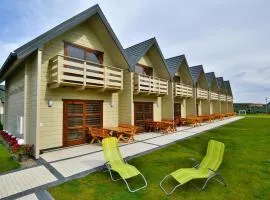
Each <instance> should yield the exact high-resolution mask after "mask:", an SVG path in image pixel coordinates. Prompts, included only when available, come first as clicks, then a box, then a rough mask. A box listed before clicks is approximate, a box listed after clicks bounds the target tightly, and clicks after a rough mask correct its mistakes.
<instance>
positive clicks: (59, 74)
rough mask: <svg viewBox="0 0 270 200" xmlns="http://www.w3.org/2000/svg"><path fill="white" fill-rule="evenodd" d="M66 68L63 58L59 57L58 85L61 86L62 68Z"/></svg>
mask: <svg viewBox="0 0 270 200" xmlns="http://www.w3.org/2000/svg"><path fill="white" fill-rule="evenodd" d="M63 66H64V63H63V57H62V56H57V83H58V84H60V82H61V79H62V67H63Z"/></svg>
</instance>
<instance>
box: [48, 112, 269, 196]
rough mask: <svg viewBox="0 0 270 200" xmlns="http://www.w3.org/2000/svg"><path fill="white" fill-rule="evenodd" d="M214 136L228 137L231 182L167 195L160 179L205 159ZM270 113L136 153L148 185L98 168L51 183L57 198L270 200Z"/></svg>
mask: <svg viewBox="0 0 270 200" xmlns="http://www.w3.org/2000/svg"><path fill="white" fill-rule="evenodd" d="M210 139H215V140H219V141H221V142H224V143H225V145H226V147H225V155H224V162H223V164H222V166H221V168H220V171H221V173H222V175H223V177H224V179H225V182H226V183H227V185H228V186H227V187H223V186H222V185H220V184H218V183H216V182H211V183H210V184H209V185H208V187H207V188H206V190H205V191H198V190H197V189H195V188H193V187H192V186H191V185H190V184H186V185H184V186H183V187H182V188H181V187H180V188H179V189H177V190H176V192H175V193H174V194H173V195H171V196H170V197H167V196H165V195H164V194H163V192H162V191H161V190H160V188H159V182H160V180H161V179H162V178H163V177H164V175H165V174H168V173H170V172H172V171H174V170H176V169H178V168H182V167H191V166H192V165H193V163H192V161H190V160H189V158H190V157H195V158H197V159H201V158H202V157H203V155H205V151H206V148H207V142H208V140H210ZM269 144H270V117H259V116H256V117H247V118H245V119H243V120H240V121H237V122H234V123H231V124H228V125H226V126H224V127H222V128H217V129H213V130H211V131H208V132H206V133H204V134H201V135H199V136H197V137H193V138H190V139H187V140H184V141H181V142H179V143H177V144H174V145H171V146H169V147H167V148H164V149H161V150H159V151H155V152H153V153H151V154H148V155H145V156H142V157H138V158H136V159H133V160H131V161H130V162H129V163H130V164H132V165H135V166H136V167H137V168H138V169H139V170H140V171H141V172H142V173H143V174H144V175H145V177H146V179H147V181H148V183H149V186H148V187H147V188H146V189H144V190H141V191H139V192H136V193H129V192H128V191H127V189H126V187H125V185H124V183H123V182H121V181H120V182H113V181H111V180H110V177H109V174H108V173H104V172H98V173H94V174H91V175H89V176H87V177H84V178H81V179H78V180H73V181H69V182H67V183H64V184H62V185H60V186H57V187H54V188H50V189H49V192H50V193H51V194H52V195H53V197H55V199H57V200H58V199H103V200H104V199H105V200H106V199H114V200H117V199H119V200H120V199H129V200H133V199H144V200H152V199H153V200H159V199H185V200H188V199H205V200H206V199H207V200H209V199H233V200H236V199H237V200H240V199H245V200H248V199H252V200H253V199H270V146H269Z"/></svg>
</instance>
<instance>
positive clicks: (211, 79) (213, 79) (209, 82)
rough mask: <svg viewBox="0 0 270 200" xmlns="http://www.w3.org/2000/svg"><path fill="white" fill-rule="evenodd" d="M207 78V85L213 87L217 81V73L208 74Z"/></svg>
mask: <svg viewBox="0 0 270 200" xmlns="http://www.w3.org/2000/svg"><path fill="white" fill-rule="evenodd" d="M205 76H206V80H207V83H208V87H211V85H212V83H213V81H216V76H215V73H214V72H208V73H206V74H205Z"/></svg>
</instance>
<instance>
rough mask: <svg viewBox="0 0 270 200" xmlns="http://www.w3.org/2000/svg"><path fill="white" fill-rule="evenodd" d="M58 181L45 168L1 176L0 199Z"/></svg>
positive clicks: (34, 168)
mask: <svg viewBox="0 0 270 200" xmlns="http://www.w3.org/2000/svg"><path fill="white" fill-rule="evenodd" d="M54 181H57V178H56V177H55V176H54V175H53V174H52V173H51V172H50V171H49V170H48V169H47V168H46V167H44V166H38V167H33V168H29V169H25V170H21V171H17V172H13V173H9V174H5V175H2V176H0V198H4V197H7V196H11V195H13V194H16V193H19V192H22V191H25V190H28V189H32V188H35V187H38V186H41V185H45V184H48V183H51V182H54Z"/></svg>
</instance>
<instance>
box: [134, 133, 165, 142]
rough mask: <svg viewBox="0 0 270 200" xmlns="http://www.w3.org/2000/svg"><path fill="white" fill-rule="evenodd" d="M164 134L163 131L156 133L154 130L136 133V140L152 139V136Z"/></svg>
mask: <svg viewBox="0 0 270 200" xmlns="http://www.w3.org/2000/svg"><path fill="white" fill-rule="evenodd" d="M162 135H163V134H162V133H154V132H151V133H141V134H138V135H135V140H136V141H143V140H147V139H150V138H154V137H159V136H162Z"/></svg>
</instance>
